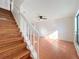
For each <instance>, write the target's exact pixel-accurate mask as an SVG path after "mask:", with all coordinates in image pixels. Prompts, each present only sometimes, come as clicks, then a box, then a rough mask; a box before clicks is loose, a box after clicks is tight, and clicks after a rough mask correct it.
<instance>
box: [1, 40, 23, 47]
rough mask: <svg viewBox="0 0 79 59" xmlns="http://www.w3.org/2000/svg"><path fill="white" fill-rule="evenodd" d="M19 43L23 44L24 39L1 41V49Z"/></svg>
mask: <svg viewBox="0 0 79 59" xmlns="http://www.w3.org/2000/svg"><path fill="white" fill-rule="evenodd" d="M19 42H23V39H13V40H12V39H11V40H10V39H7V40H0V48H1V47H4V46H8V45H9V44H13V43H15V44H16V43H19Z"/></svg>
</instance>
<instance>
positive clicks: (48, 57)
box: [40, 38, 79, 59]
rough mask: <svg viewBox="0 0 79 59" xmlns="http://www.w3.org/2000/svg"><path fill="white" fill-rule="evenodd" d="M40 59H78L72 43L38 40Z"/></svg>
mask: <svg viewBox="0 0 79 59" xmlns="http://www.w3.org/2000/svg"><path fill="white" fill-rule="evenodd" d="M40 59H79V58H78V56H77V53H76V50H75V47H74V44H73V43H69V42H65V41H60V40H51V39H44V38H41V39H40Z"/></svg>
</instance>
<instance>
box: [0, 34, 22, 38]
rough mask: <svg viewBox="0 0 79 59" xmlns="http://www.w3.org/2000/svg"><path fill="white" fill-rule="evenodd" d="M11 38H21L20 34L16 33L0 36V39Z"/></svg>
mask: <svg viewBox="0 0 79 59" xmlns="http://www.w3.org/2000/svg"><path fill="white" fill-rule="evenodd" d="M1 37H2V38H11V37H13V38H15V37H21V33H18V34H13V33H12V34H7V35H6V34H0V38H1Z"/></svg>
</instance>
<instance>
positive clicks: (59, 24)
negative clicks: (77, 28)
mask: <svg viewBox="0 0 79 59" xmlns="http://www.w3.org/2000/svg"><path fill="white" fill-rule="evenodd" d="M36 26H37V28H38V29H39V31H40V33H41V35H42V36H49V35H51V34H53V33H54V32H55V31H58V39H59V40H65V41H73V40H74V16H70V17H64V18H60V19H56V20H51V21H45V22H40V23H37V25H36ZM52 39H53V38H52Z"/></svg>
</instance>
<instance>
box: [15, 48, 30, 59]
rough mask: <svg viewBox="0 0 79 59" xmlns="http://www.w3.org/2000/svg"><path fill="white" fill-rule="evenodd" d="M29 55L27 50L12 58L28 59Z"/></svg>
mask: <svg viewBox="0 0 79 59" xmlns="http://www.w3.org/2000/svg"><path fill="white" fill-rule="evenodd" d="M29 55H30V52H29V50H26V49H25V50H23V51H21V52H20V53H18V54H16V56H15V57H14V59H21V58H22V59H23V57H24V56H26V58H28V56H29Z"/></svg>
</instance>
